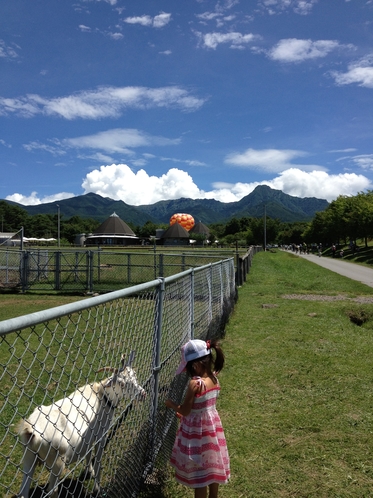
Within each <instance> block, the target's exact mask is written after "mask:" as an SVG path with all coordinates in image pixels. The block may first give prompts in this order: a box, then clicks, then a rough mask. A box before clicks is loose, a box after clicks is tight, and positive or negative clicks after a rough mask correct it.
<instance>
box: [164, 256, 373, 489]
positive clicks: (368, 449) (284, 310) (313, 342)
mask: <svg viewBox="0 0 373 498" xmlns="http://www.w3.org/2000/svg"><path fill="white" fill-rule="evenodd" d="M283 296H287V298H284V297H283ZM299 296H302V297H303V299H299ZM311 296H313V297H312V298H311ZM315 296H318V297H315ZM336 296H342V297H343V299H342V298H340V299H339V300H336V299H335V298H336ZM358 296H364V297H369V298H370V297H372V298H373V289H372V288H370V287H367V286H365V285H363V284H361V283H359V282H355V281H352V280H349V279H347V278H345V277H342V276H339V275H337V274H335V273H333V272H330V271H328V270H325V269H323V268H321V267H319V266H317V265H315V264H313V263H311V262H309V261H306V260H304V259H302V258H298V257H296V256H294V255H293V254H289V253H285V252H280V251H278V252H275V253H272V252H262V253H259V254H257V255H256V256H255V258H254V260H253V266H252V268H251V271H250V274H249V275H248V278H247V281H246V283H245V284H244V285H243V286H242V287H241V288H240V289H239V299H238V303H237V305H236V308H235V310H234V312H233V315H232V317H231V319H230V321H229V324H228V326H227V329H226V336H225V339H224V341H223V348H224V351H225V354H226V366H225V368H224V370H223V371H222V373H221V374H220V381H221V384H222V392H221V395H220V398H219V400H218V409H219V413H220V416H221V418H222V421H223V425H224V428H225V433H226V437H227V442H228V446H229V451H230V457H231V470H232V479H231V482H230V483H229V484H228V485H227V486H221V489H220V493H219V496H221V497H227V498H228V497H229V498H239V497H245V498H249V497H255V498H258V497H272V498H273V497H281V498H282V497H298V498H301V497H307V498H311V497H314V498H333V497H357V496H358V497H371V496H372V495H373V463H372V448H373V415H372V386H373V369H372V366H373V362H372V356H373V355H372V353H373V304H359V303H358V302H356V301H353V300H352V299H354V298H356V297H358ZM306 297H308V298H309V299H305V298H306ZM331 298H333V299H334V300H332V299H331ZM355 314H356V315H357V316H361V315H363V316H364V317H365V318H366V320H365V322H364V323H363V324H362V325H361V326H358V325H356V324H355V323H353V322H352V321H351V320H350V316H354V315H355ZM169 475H170V477H169V479H168V480H167V486H166V489H165V491H164V495H163V496H165V497H167V498H170V497H173V498H184V497H190V496H191V491H190V490H188V489H187V488H185V487H183V486H179V485H178V484H175V481H174V479H173V475H172V470H170V473H169Z"/></svg>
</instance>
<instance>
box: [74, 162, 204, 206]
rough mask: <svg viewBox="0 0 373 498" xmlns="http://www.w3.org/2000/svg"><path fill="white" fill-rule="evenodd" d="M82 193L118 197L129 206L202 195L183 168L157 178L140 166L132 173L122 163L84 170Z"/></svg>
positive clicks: (173, 169) (193, 197)
mask: <svg viewBox="0 0 373 498" xmlns="http://www.w3.org/2000/svg"><path fill="white" fill-rule="evenodd" d="M82 187H83V189H84V193H88V192H95V193H96V194H99V195H102V196H103V197H110V198H111V199H117V200H119V199H120V200H122V201H124V202H126V203H127V204H130V205H132V206H138V205H141V204H154V203H155V202H158V201H160V200H163V199H179V198H180V197H188V198H192V199H196V198H199V197H200V196H203V193H202V192H201V191H200V190H199V188H198V187H197V185H196V184H195V183H194V182H193V179H192V177H191V176H190V175H189V174H188V173H186V172H185V171H182V170H179V169H176V168H171V169H170V170H169V171H168V172H167V173H166V174H164V175H162V176H160V177H157V176H151V175H149V174H148V173H147V172H146V171H145V170H143V169H140V170H139V171H137V172H136V173H135V172H133V171H132V170H131V168H129V167H128V166H127V165H125V164H112V165H110V166H101V167H100V169H95V170H94V171H91V172H90V173H88V175H87V176H86V178H85V179H84V181H83V184H82Z"/></svg>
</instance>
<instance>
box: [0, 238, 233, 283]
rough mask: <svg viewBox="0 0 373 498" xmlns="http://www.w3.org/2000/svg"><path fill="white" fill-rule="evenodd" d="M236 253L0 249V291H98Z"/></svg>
mask: <svg viewBox="0 0 373 498" xmlns="http://www.w3.org/2000/svg"><path fill="white" fill-rule="evenodd" d="M234 255H235V251H232V250H231V251H225V252H220V251H219V252H216V251H215V252H207V251H198V250H189V251H185V252H180V253H167V252H162V251H161V252H160V251H157V250H149V249H148V250H142V251H138V252H127V251H123V250H122V251H104V250H101V249H99V250H92V249H90V250H82V249H77V250H58V251H56V250H53V249H52V250H51V249H48V248H41V249H27V250H24V251H20V250H15V249H3V250H0V287H2V288H12V287H13V288H19V289H20V290H22V291H23V292H25V291H28V290H37V291H42V290H44V291H46V292H49V291H51V290H53V291H59V292H74V291H77V292H80V291H87V292H101V291H105V292H108V291H113V290H118V289H122V288H123V287H127V286H131V285H137V284H141V283H144V282H148V281H150V280H152V279H155V278H158V277H169V276H171V275H175V274H176V273H180V272H183V271H185V270H187V269H188V268H192V267H193V268H197V267H199V266H203V265H205V264H208V263H213V262H216V261H220V260H222V259H226V258H229V257H232V256H234Z"/></svg>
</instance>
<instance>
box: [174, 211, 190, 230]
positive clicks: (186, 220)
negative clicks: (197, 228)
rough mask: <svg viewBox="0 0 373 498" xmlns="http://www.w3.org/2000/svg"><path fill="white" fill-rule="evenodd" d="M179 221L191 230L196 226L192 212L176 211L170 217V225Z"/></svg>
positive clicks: (186, 228)
mask: <svg viewBox="0 0 373 498" xmlns="http://www.w3.org/2000/svg"><path fill="white" fill-rule="evenodd" d="M175 223H179V225H181V226H182V227H183V228H185V230H188V232H189V230H191V229H192V228H193V227H194V218H193V216H192V215H191V214H185V213H176V214H173V215H172V216H171V218H170V225H174V224H175Z"/></svg>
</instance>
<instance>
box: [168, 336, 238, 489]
mask: <svg viewBox="0 0 373 498" xmlns="http://www.w3.org/2000/svg"><path fill="white" fill-rule="evenodd" d="M211 350H214V351H215V355H214V356H215V358H213V355H212V351H211ZM181 355H182V360H181V363H180V365H179V368H178V369H177V371H176V374H180V373H181V372H184V371H186V372H187V373H188V375H189V376H190V377H191V380H190V381H189V386H188V390H187V392H186V395H185V398H184V401H183V403H182V404H181V405H177V404H176V403H175V402H174V401H172V400H171V399H168V400H167V401H166V406H167V407H168V408H171V409H172V410H175V412H176V413H177V414H178V415H179V416H181V422H180V426H179V429H178V431H177V434H176V440H175V443H174V446H173V450H172V454H171V459H170V463H171V465H172V466H173V467H174V468H175V478H176V480H177V481H178V482H179V483H181V484H184V485H185V486H187V487H189V488H192V489H194V498H207V491H208V492H209V495H208V496H209V498H217V497H218V491H219V484H226V483H227V482H228V480H229V478H230V463H229V455H228V449H227V444H226V440H225V436H224V431H223V427H222V424H221V421H220V417H219V414H218V412H217V410H216V398H217V397H218V395H219V391H220V385H219V381H218V379H217V374H218V373H219V372H220V371H221V369H222V368H223V366H224V354H223V351H222V350H221V348H220V346H219V344H218V343H217V342H216V341H211V342H210V341H206V342H205V341H202V340H200V339H195V340H191V341H188V342H187V343H186V344H184V346H183V347H182V348H181Z"/></svg>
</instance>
